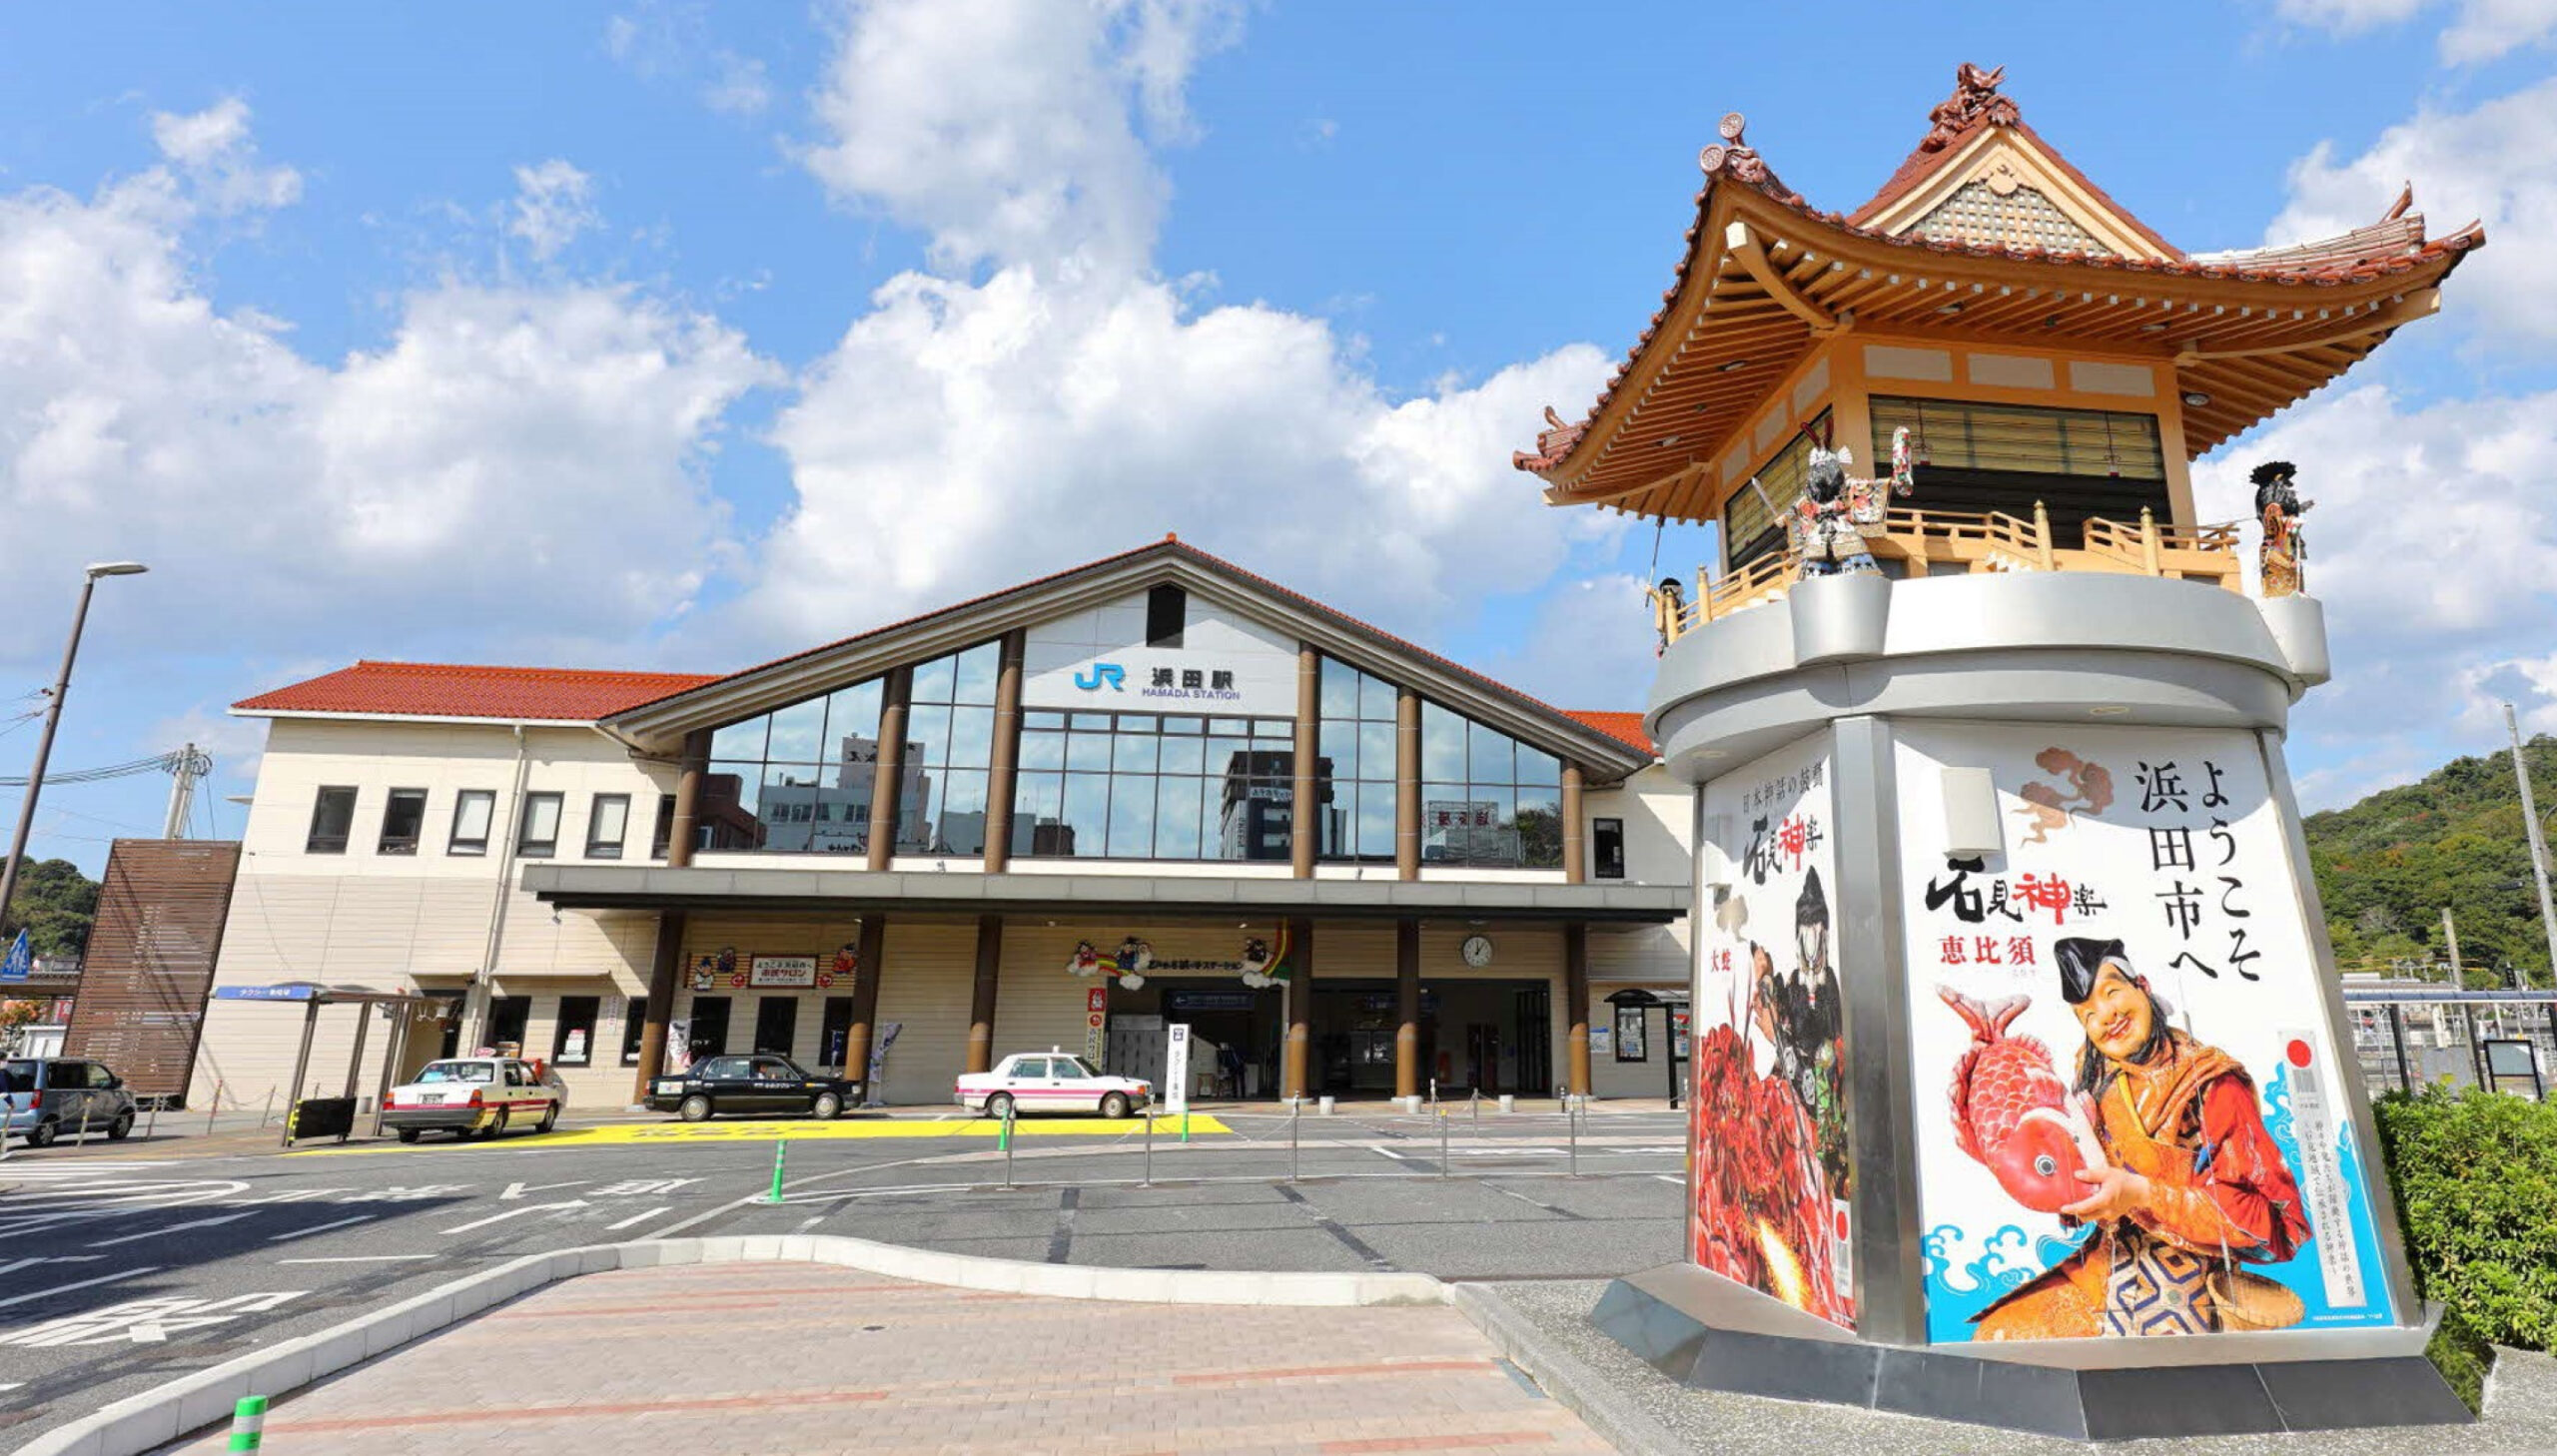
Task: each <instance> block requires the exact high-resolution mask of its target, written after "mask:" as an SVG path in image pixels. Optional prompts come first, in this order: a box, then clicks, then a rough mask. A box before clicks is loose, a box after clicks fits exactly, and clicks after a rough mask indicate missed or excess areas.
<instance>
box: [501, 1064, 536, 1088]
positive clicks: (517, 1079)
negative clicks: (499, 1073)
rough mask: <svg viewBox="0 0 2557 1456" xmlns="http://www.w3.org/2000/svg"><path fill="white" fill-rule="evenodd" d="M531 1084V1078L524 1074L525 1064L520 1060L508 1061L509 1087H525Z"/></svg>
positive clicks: (507, 1077) (507, 1082)
mask: <svg viewBox="0 0 2557 1456" xmlns="http://www.w3.org/2000/svg"><path fill="white" fill-rule="evenodd" d="M529 1084H530V1079H528V1078H526V1077H525V1076H524V1075H523V1064H522V1063H520V1062H509V1063H507V1064H506V1086H508V1087H525V1086H528V1085H529Z"/></svg>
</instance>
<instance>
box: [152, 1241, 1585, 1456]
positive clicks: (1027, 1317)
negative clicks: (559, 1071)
mask: <svg viewBox="0 0 2557 1456" xmlns="http://www.w3.org/2000/svg"><path fill="white" fill-rule="evenodd" d="M749 1416H750V1417H751V1419H741V1417H749ZM569 1442H573V1443H575V1444H576V1445H577V1446H578V1447H579V1448H582V1449H597V1450H642V1449H644V1450H661V1451H685V1452H696V1453H703V1456H709V1453H717V1452H740V1453H753V1456H801V1453H818V1452H838V1451H841V1452H850V1451H861V1452H865V1453H892V1452H978V1451H985V1452H1003V1453H1008V1456H1023V1453H1030V1452H1046V1451H1069V1450H1071V1451H1074V1452H1077V1453H1090V1456H1113V1453H1125V1456H1136V1453H1152V1452H1210V1451H1213V1452H1257V1453H1273V1456H1276V1453H1335V1456H1349V1453H1360V1452H1398V1451H1413V1452H1476V1451H1498V1452H1502V1453H1515V1452H1520V1451H1529V1452H1550V1453H1555V1456H1563V1453H1582V1452H1587V1453H1597V1452H1604V1451H1606V1450H1607V1449H1608V1447H1607V1445H1606V1444H1605V1443H1604V1442H1603V1441H1601V1440H1599V1439H1598V1438H1597V1437H1596V1436H1595V1435H1593V1434H1592V1433H1591V1432H1590V1431H1589V1430H1588V1428H1587V1427H1585V1426H1583V1425H1582V1424H1581V1423H1580V1421H1579V1419H1578V1418H1577V1417H1575V1416H1574V1415H1572V1413H1571V1412H1570V1411H1568V1410H1566V1409H1564V1408H1563V1407H1562V1406H1561V1405H1560V1404H1558V1403H1557V1402H1555V1401H1553V1400H1550V1399H1547V1398H1545V1397H1544V1396H1543V1395H1542V1394H1540V1393H1538V1392H1537V1391H1535V1390H1534V1389H1533V1388H1532V1387H1531V1386H1529V1385H1528V1384H1526V1383H1525V1382H1524V1380H1523V1377H1519V1376H1516V1375H1514V1374H1513V1372H1512V1371H1511V1370H1510V1368H1509V1367H1507V1366H1505V1365H1504V1364H1503V1363H1501V1362H1500V1361H1499V1360H1498V1359H1497V1358H1496V1357H1495V1356H1494V1354H1493V1352H1492V1349H1491V1347H1490V1346H1489V1345H1488V1344H1487V1343H1486V1342H1485V1341H1484V1339H1483V1337H1482V1336H1481V1335H1480V1334H1479V1333H1477V1332H1476V1331H1475V1329H1474V1328H1473V1326H1472V1325H1470V1324H1468V1323H1467V1322H1466V1320H1465V1319H1464V1317H1463V1316H1462V1315H1460V1314H1458V1313H1457V1312H1456V1311H1454V1310H1452V1309H1448V1308H1444V1307H1426V1308H1408V1309H1394V1308H1379V1309H1291V1308H1241V1307H1234V1306H1221V1305H1155V1304H1120V1303H1108V1302H1101V1301H1087V1300H1063V1299H1040V1298H1027V1297H1020V1296H1014V1295H1005V1294H988V1293H979V1292H974V1291H969V1290H961V1289H949V1288H943V1287H939V1286H936V1285H928V1284H915V1283H908V1282H904V1281H901V1280H895V1279H887V1278H882V1277H880V1276H878V1275H875V1274H865V1273H861V1272H858V1271H854V1270H849V1269H842V1268H834V1267H828V1266H824V1265H814V1264H799V1263H774V1264H752V1263H726V1264H695V1265H685V1266H680V1267H673V1268H664V1269H645V1270H625V1271H622V1272H618V1273H608V1274H596V1275H590V1276H588V1277H585V1278H581V1279H574V1280H570V1281H568V1282H566V1283H563V1284H560V1285H556V1286H553V1287H551V1288H548V1289H545V1290H542V1291H539V1292H537V1293H534V1294H532V1295H530V1296H528V1297H526V1298H524V1299H522V1300H520V1301H517V1302H516V1303H513V1304H510V1305H507V1306H504V1307H503V1308H500V1309H498V1310H496V1311H494V1312H492V1313H489V1314H486V1315H483V1316H481V1317H480V1318H478V1319H475V1320H472V1321H470V1322H468V1323H466V1324H462V1325H458V1326H455V1327H454V1328H453V1329H451V1330H449V1331H447V1332H445V1333H443V1334H441V1335H438V1336H434V1337H432V1338H429V1339H427V1340H425V1341H423V1342H421V1343H419V1344H416V1345H413V1346H410V1347H409V1348H407V1349H403V1350H400V1351H397V1352H395V1353H393V1354H391V1355H388V1356H386V1357H384V1358H382V1359H380V1360H378V1361H375V1362H373V1363H372V1364H370V1365H366V1366H363V1367H360V1368H358V1369H356V1370H354V1371H352V1372H350V1373H349V1374H347V1375H345V1376H343V1377H341V1378H339V1379H336V1380H333V1381H330V1382H328V1383H326V1384H323V1385H320V1386H317V1387H315V1388H313V1389H312V1390H310V1391H307V1392H305V1393H304V1394H302V1395H299V1396H296V1397H293V1398H291V1399H289V1400H286V1401H284V1402H282V1403H280V1404H279V1405H278V1406H277V1407H276V1408H275V1410H274V1411H273V1412H272V1413H271V1414H270V1415H269V1417H268V1421H267V1437H266V1446H265V1449H266V1450H268V1451H274V1452H285V1453H294V1452H322V1451H356V1450H361V1451H365V1452H368V1453H380V1456H401V1453H410V1452H417V1453H426V1452H432V1453H434V1456H471V1453H476V1452H491V1453H495V1452H504V1453H507V1456H515V1453H520V1452H522V1451H524V1450H527V1449H544V1448H549V1447H553V1446H556V1445H563V1444H566V1443H569ZM223 1445H224V1438H223V1437H222V1436H221V1435H219V1434H209V1435H206V1436H203V1437H200V1438H198V1439H196V1440H194V1441H192V1442H187V1443H183V1444H181V1445H179V1446H177V1447H173V1448H171V1449H172V1450H173V1451H177V1452H183V1453H188V1456H193V1453H209V1452H218V1451H220V1450H222V1449H223Z"/></svg>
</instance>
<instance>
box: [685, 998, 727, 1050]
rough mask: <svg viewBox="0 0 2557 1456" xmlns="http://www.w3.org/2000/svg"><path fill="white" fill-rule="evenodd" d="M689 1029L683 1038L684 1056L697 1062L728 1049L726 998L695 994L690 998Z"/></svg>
mask: <svg viewBox="0 0 2557 1456" xmlns="http://www.w3.org/2000/svg"><path fill="white" fill-rule="evenodd" d="M691 1024H692V1025H691V1030H690V1031H689V1032H688V1033H687V1034H686V1036H685V1040H684V1056H685V1058H686V1059H687V1060H689V1061H693V1062H698V1061H700V1060H701V1059H702V1058H704V1057H716V1056H718V1055H719V1054H720V1053H722V1052H725V1051H727V1050H728V998H726V997H724V996H696V997H694V998H693V999H692V1017H691Z"/></svg>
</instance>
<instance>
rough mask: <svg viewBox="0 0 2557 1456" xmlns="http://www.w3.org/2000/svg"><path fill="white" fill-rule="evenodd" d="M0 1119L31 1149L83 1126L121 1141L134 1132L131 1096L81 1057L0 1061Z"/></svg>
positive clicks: (102, 1068) (116, 1079)
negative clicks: (1, 1111) (2, 1114)
mask: <svg viewBox="0 0 2557 1456" xmlns="http://www.w3.org/2000/svg"><path fill="white" fill-rule="evenodd" d="M0 1106H5V1107H6V1108H7V1113H6V1120H5V1121H0V1127H5V1129H6V1133H7V1134H8V1135H15V1136H18V1137H23V1138H25V1139H26V1140H27V1145H28V1146H29V1147H47V1146H50V1145H52V1143H53V1140H54V1139H55V1138H57V1137H60V1136H62V1135H64V1134H65V1133H71V1134H75V1135H76V1134H77V1133H78V1132H79V1131H80V1128H81V1125H82V1123H83V1122H86V1123H87V1125H88V1129H89V1130H90V1131H92V1132H104V1133H106V1134H107V1135H108V1136H109V1137H113V1138H116V1139H119V1140H121V1139H122V1138H123V1137H124V1136H125V1135H126V1134H127V1133H129V1132H131V1131H132V1130H133V1116H134V1103H133V1093H132V1092H130V1091H128V1090H127V1089H126V1087H125V1085H124V1079H122V1078H120V1077H118V1076H116V1075H115V1074H114V1073H113V1072H110V1071H108V1070H107V1065H106V1064H105V1063H103V1062H91V1061H89V1060H87V1059H86V1058H80V1057H25V1058H18V1057H13V1058H11V1059H10V1060H8V1061H7V1062H0Z"/></svg>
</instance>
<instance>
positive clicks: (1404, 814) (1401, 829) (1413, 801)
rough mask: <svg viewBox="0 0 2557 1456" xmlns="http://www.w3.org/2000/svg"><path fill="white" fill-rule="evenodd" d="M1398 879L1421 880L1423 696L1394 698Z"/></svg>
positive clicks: (1412, 694)
mask: <svg viewBox="0 0 2557 1456" xmlns="http://www.w3.org/2000/svg"><path fill="white" fill-rule="evenodd" d="M1394 878H1395V879H1397V880H1417V879H1419V878H1420V694H1418V693H1416V692H1413V691H1412V690H1411V689H1409V688H1404V689H1402V690H1401V691H1400V692H1399V693H1398V694H1397V695H1396V696H1395V698H1394Z"/></svg>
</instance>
